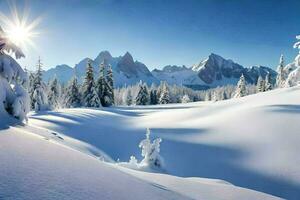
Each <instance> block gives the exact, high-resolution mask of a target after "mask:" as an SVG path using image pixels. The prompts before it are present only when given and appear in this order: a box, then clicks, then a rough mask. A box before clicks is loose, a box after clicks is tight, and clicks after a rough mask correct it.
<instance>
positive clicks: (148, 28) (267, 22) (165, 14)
mask: <svg viewBox="0 0 300 200" xmlns="http://www.w3.org/2000/svg"><path fill="white" fill-rule="evenodd" d="M16 4H17V6H18V8H19V9H20V10H21V9H22V8H23V7H24V3H23V2H22V1H21V0H18V1H16ZM26 4H27V5H28V7H29V8H30V17H31V18H32V19H33V18H36V17H39V16H42V18H43V20H42V22H41V24H40V25H39V27H38V29H39V30H40V31H41V34H40V35H39V36H38V37H37V38H34V42H35V44H36V46H37V49H33V48H29V49H28V50H27V51H26V56H27V57H26V59H23V60H21V61H20V62H21V63H22V64H23V65H26V66H27V67H28V68H30V69H33V68H34V65H35V63H36V60H37V58H38V56H41V58H42V60H43V62H44V65H45V68H49V67H53V66H55V65H57V64H68V65H70V66H74V64H76V63H78V62H79V61H80V60H81V59H82V58H85V57H91V58H95V57H96V56H97V55H98V53H99V52H100V51H102V50H108V51H110V52H111V54H112V55H113V56H119V55H123V54H124V53H125V52H126V51H129V52H130V53H131V54H132V55H133V57H134V58H135V59H137V60H139V61H141V62H143V63H145V64H146V65H147V66H148V67H149V68H151V69H153V68H160V67H163V66H165V65H168V64H172V65H173V64H174V65H183V64H184V65H187V66H191V65H192V64H194V63H197V62H199V61H200V60H202V59H203V58H205V57H207V56H208V55H209V54H210V53H212V52H213V53H216V54H219V55H221V56H223V57H225V58H230V59H233V60H234V61H236V62H238V63H240V64H242V65H244V66H246V67H249V66H252V65H265V66H270V67H276V65H277V63H278V60H279V56H280V54H281V53H283V54H284V55H285V56H286V60H287V61H291V60H292V59H293V58H294V57H295V55H296V54H297V50H295V49H293V48H292V45H293V43H294V42H295V36H296V35H297V34H300V27H299V24H300V12H299V8H300V1H299V0H295V1H291V0H263V1H262V0H256V1H255V0H195V1H194V0H182V1H181V0H178V1H176V0H161V1H157V0H151V1H146V0H130V1H125V0H49V1H47V0H43V1H39V0H28V1H26ZM0 11H1V12H4V13H6V14H8V13H9V11H8V9H7V2H6V1H2V0H0Z"/></svg>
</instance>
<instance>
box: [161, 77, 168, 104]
mask: <svg viewBox="0 0 300 200" xmlns="http://www.w3.org/2000/svg"><path fill="white" fill-rule="evenodd" d="M168 103H170V95H169V88H168V86H167V83H166V82H163V84H162V89H161V93H160V97H159V104H168Z"/></svg>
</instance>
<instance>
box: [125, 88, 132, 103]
mask: <svg viewBox="0 0 300 200" xmlns="http://www.w3.org/2000/svg"><path fill="white" fill-rule="evenodd" d="M126 105H128V106H130V105H132V94H131V90H130V89H127V94H126Z"/></svg>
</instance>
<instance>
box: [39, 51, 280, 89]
mask: <svg viewBox="0 0 300 200" xmlns="http://www.w3.org/2000/svg"><path fill="white" fill-rule="evenodd" d="M88 60H91V61H92V62H91V63H92V66H93V67H94V72H95V75H96V76H97V74H98V71H99V65H100V63H102V62H103V61H104V60H105V62H107V63H108V64H110V65H111V66H112V69H113V72H114V80H115V86H116V87H122V86H124V85H133V84H136V83H138V82H139V81H140V80H142V81H144V82H146V83H147V84H149V85H150V84H152V83H156V84H158V83H159V82H160V81H167V82H168V83H169V84H177V85H185V86H187V87H191V88H193V89H207V88H212V87H217V86H223V85H228V84H234V85H235V84H236V83H237V82H238V80H239V78H240V76H241V74H244V76H245V79H246V81H247V83H249V84H255V83H256V81H257V78H258V76H259V75H261V76H262V77H265V76H266V75H267V74H268V73H270V74H271V79H272V80H273V81H275V77H276V75H277V72H276V71H274V70H272V69H270V68H268V67H264V66H252V67H250V68H245V67H243V66H242V65H240V64H238V63H235V62H234V61H232V60H230V59H225V58H223V57H221V56H219V55H216V54H213V53H212V54H210V55H209V56H208V58H207V59H204V60H202V61H200V62H199V63H198V64H195V65H193V66H191V67H186V66H176V65H168V66H165V67H164V68H163V69H161V70H160V69H154V70H153V71H152V72H150V71H149V69H148V68H147V66H146V65H145V64H143V63H141V62H139V61H135V60H134V59H133V57H132V55H131V54H130V53H129V52H126V53H125V54H124V55H123V56H119V57H113V56H112V55H111V54H110V53H109V52H108V51H102V52H100V53H99V55H98V56H97V57H96V58H95V59H91V58H84V59H83V60H81V61H80V62H79V63H78V64H76V65H75V66H74V68H71V67H70V66H68V65H58V66H56V67H55V68H52V69H49V70H48V71H45V73H44V80H45V81H49V79H52V78H53V77H54V76H57V77H58V79H59V80H60V82H62V83H66V82H67V81H68V80H69V79H70V78H71V77H72V76H74V74H76V76H77V77H78V78H79V81H80V82H82V81H83V78H84V76H85V70H86V65H87V62H88Z"/></svg>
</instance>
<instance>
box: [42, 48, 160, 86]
mask: <svg viewBox="0 0 300 200" xmlns="http://www.w3.org/2000/svg"><path fill="white" fill-rule="evenodd" d="M88 60H91V64H92V66H93V68H94V73H95V76H97V75H98V72H99V66H100V64H101V63H102V62H103V61H104V60H105V62H106V63H107V64H109V65H111V66H112V69H113V73H114V80H115V86H116V87H122V86H124V85H125V84H126V85H133V84H136V83H138V82H139V81H140V80H143V81H144V82H146V83H147V84H151V83H158V82H159V81H158V80H157V79H156V78H155V77H154V76H153V75H152V73H151V72H150V71H149V70H148V68H147V67H146V65H144V64H143V63H141V62H139V61H134V59H133V57H132V55H131V54H130V53H129V52H126V53H125V54H124V56H119V57H112V56H111V54H110V53H109V52H108V51H102V52H100V53H99V55H98V56H97V57H96V58H95V59H91V58H84V59H83V60H81V61H80V62H79V63H78V64H76V65H75V66H74V68H71V67H69V66H67V65H59V66H56V67H55V68H52V69H49V70H47V71H45V72H44V75H43V78H44V80H45V81H49V80H50V79H52V78H53V77H54V76H57V77H58V79H59V81H60V82H61V83H66V82H68V81H69V80H70V78H71V77H72V76H74V74H76V76H77V77H78V78H79V81H80V82H82V81H83V79H84V76H85V70H86V66H87V62H88Z"/></svg>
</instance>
